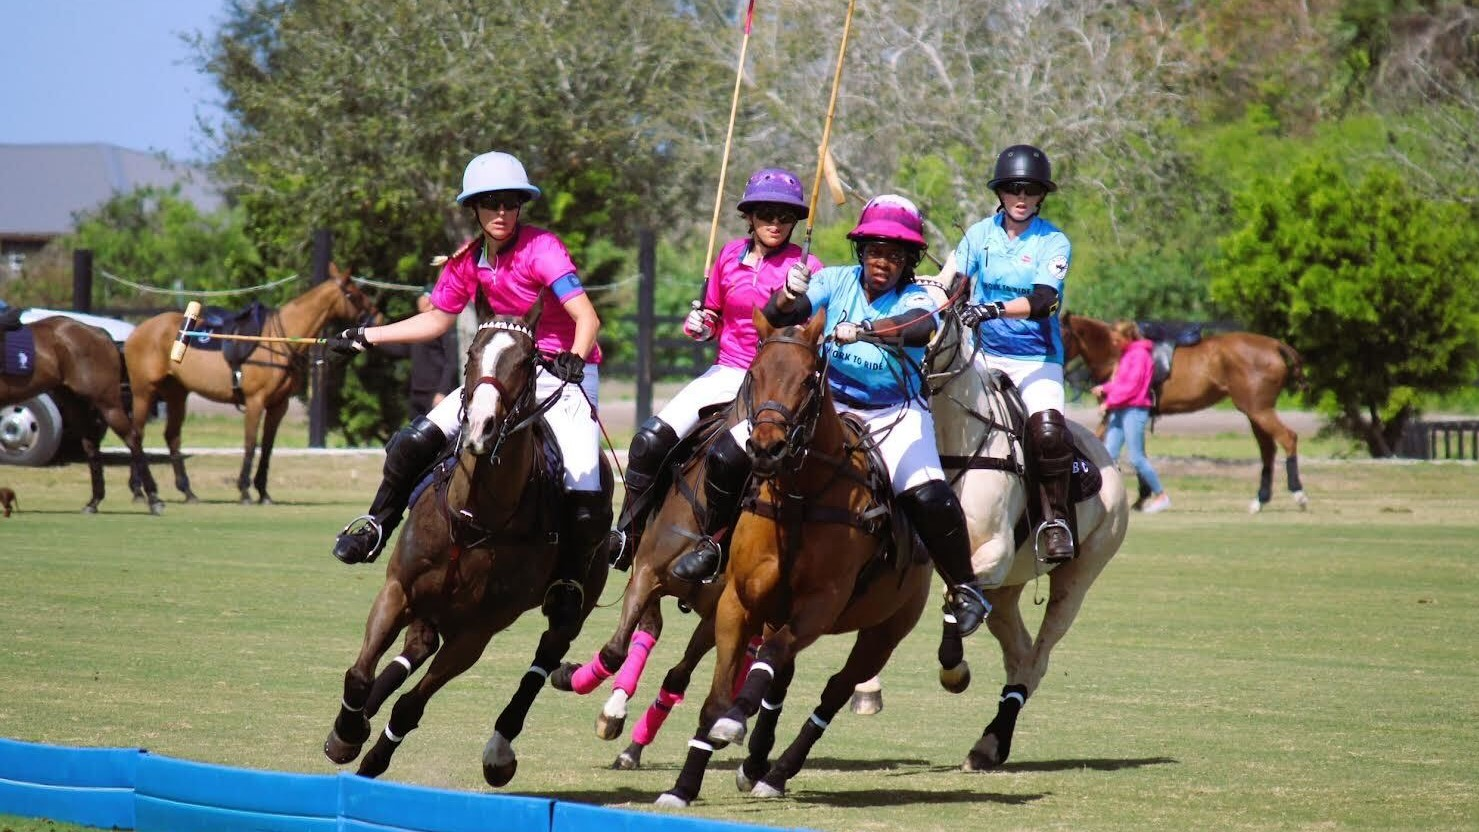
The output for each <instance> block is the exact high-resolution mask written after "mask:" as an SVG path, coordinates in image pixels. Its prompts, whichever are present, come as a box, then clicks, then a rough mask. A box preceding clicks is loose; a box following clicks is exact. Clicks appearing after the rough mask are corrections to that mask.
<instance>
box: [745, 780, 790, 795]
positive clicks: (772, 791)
mask: <svg viewBox="0 0 1479 832" xmlns="http://www.w3.org/2000/svg"><path fill="white" fill-rule="evenodd" d="M750 796H751V797H785V796H786V790H785V789H784V788H780V789H777V788H776V787H775V786H772V785H770V784H769V783H767V782H765V781H764V780H761V781H760V782H759V783H756V784H755V788H753V789H751V790H750Z"/></svg>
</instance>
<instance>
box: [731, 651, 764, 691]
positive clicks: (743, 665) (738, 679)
mask: <svg viewBox="0 0 1479 832" xmlns="http://www.w3.org/2000/svg"><path fill="white" fill-rule="evenodd" d="M762 642H764V639H762V638H761V637H760V636H755V637H754V638H752V639H750V646H749V647H747V648H745V657H744V658H743V659H740V666H739V673H736V674H735V676H734V690H731V691H730V692H729V695H730V696H731V697H734V696H739V692H740V688H742V687H744V686H745V677H746V676H748V675H750V665H752V664H754V663H755V654H756V653H759V652H760V645H761V643H762Z"/></svg>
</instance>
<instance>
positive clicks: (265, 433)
mask: <svg viewBox="0 0 1479 832" xmlns="http://www.w3.org/2000/svg"><path fill="white" fill-rule="evenodd" d="M355 320H360V321H372V320H373V321H376V322H378V321H379V320H381V315H380V312H379V311H378V310H377V309H376V308H375V304H374V303H373V302H372V301H371V300H370V298H369V296H368V295H366V294H365V293H364V292H363V291H362V290H361V289H360V287H359V285H358V284H356V283H355V282H354V279H353V278H352V277H350V276H349V274H347V273H344V272H340V271H339V268H338V267H337V266H335V265H333V264H330V265H329V279H328V280H325V281H324V282H323V283H320V284H319V285H317V286H314V287H313V288H311V289H309V290H308V291H306V292H304V293H302V294H301V295H299V296H298V297H296V298H293V299H292V300H290V301H288V302H287V303H285V304H283V305H282V308H281V309H279V310H277V311H276V312H274V313H273V314H272V315H271V317H269V318H268V320H267V323H266V325H265V326H263V328H262V334H263V335H264V336H287V337H300V338H302V337H312V336H316V335H317V334H318V333H319V331H320V330H322V329H323V328H324V327H325V326H327V325H328V324H329V323H331V322H336V321H337V322H349V321H355ZM183 321H184V315H182V314H181V313H179V312H163V313H161V314H158V315H155V316H154V317H152V318H150V319H149V320H147V321H144V322H143V323H142V324H139V326H138V327H137V328H136V329H135V330H134V331H133V334H131V335H129V336H128V340H127V341H126V342H124V355H125V357H126V359H127V364H128V378H129V383H130V384H131V385H132V387H133V396H134V413H133V421H134V427H135V429H137V430H138V432H139V435H140V436H143V433H144V426H145V424H146V422H147V421H148V418H149V405H150V403H151V401H152V400H153V398H154V396H155V395H158V396H159V397H160V398H162V399H164V404H165V414H166V416H165V423H164V440H165V442H166V443H167V444H168V445H169V460H170V464H171V466H173V468H174V472H175V488H177V489H179V490H180V493H182V494H184V495H185V502H187V503H194V502H198V500H199V498H198V497H196V496H195V492H194V491H193V490H191V488H190V477H189V475H188V474H186V473H185V457H184V456H183V455H181V453H180V426H181V425H182V424H183V423H184V421H185V401H186V396H187V395H188V394H190V393H199V394H200V395H202V396H205V397H206V398H208V399H210V400H212V401H217V402H226V403H234V402H235V401H236V399H235V393H234V390H233V385H232V379H231V375H232V374H231V368H230V366H229V365H227V363H226V359H225V357H224V356H223V355H222V354H221V353H219V352H208V351H205V350H199V349H194V350H187V351H186V352H185V356H184V358H183V360H181V361H179V362H174V361H171V360H170V347H171V346H173V344H174V343H175V338H176V336H178V335H179V333H180V325H181V323H182V322H183ZM307 349H308V345H307V344H261V345H259V346H258V347H257V349H256V351H254V352H253V353H252V355H251V357H249V358H248V359H247V361H246V362H245V363H244V364H243V365H242V368H241V394H242V397H243V399H244V400H245V401H244V408H245V411H246V424H245V426H244V427H245V432H244V436H243V441H242V462H241V476H239V477H238V478H237V483H236V484H237V488H238V489H239V490H240V491H241V502H242V503H243V504H245V503H250V502H252V496H251V491H250V488H251V487H252V486H255V487H256V489H257V495H258V502H261V503H263V504H268V503H271V502H272V498H271V497H269V496H268V494H267V469H268V466H269V465H270V464H271V461H272V446H273V443H274V442H276V440H277V428H278V425H279V424H281V423H282V417H283V415H284V414H286V413H287V412H288V404H289V402H290V401H291V397H292V394H293V393H294V392H295V391H296V390H297V389H298V388H299V387H300V386H301V384H302V381H303V371H304V368H305V367H306V364H307V361H306V355H307ZM264 419H265V422H264ZM259 427H260V428H261V433H262V460H261V462H260V463H258V465H257V475H256V478H255V479H252V477H251V474H252V457H253V456H254V455H255V453H256V450H257V430H258V428H259Z"/></svg>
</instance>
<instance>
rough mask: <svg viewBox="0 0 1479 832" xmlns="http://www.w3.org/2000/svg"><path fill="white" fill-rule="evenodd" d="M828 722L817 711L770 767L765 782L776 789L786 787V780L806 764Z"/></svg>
mask: <svg viewBox="0 0 1479 832" xmlns="http://www.w3.org/2000/svg"><path fill="white" fill-rule="evenodd" d="M827 725H828V722H827V721H826V720H823V719H820V718H818V717H817V715H816V714H815V713H813V714H812V715H811V718H810V719H808V720H806V724H805V725H803V726H801V731H800V733H798V734H797V735H796V739H795V740H793V741H792V742H791V745H790V747H788V748H787V749H786V751H785V753H783V754H781V758H780V759H779V760H776V761H775V765H773V766H771V767H770V773H768V774H766V775H765V783H766V785H768V786H771V787H772V788H775V789H784V788H785V787H786V781H788V780H790V779H791V778H792V777H795V776H796V773H797V772H799V771H801V767H802V766H804V765H806V758H807V756H808V755H810V754H811V748H812V746H814V745H816V744H817V740H820V739H821V738H822V734H824V733H826V731H827Z"/></svg>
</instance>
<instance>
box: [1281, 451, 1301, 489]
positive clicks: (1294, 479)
mask: <svg viewBox="0 0 1479 832" xmlns="http://www.w3.org/2000/svg"><path fill="white" fill-rule="evenodd" d="M1284 471H1285V473H1287V474H1288V475H1289V490H1290V491H1291V492H1292V491H1303V490H1304V483H1302V482H1300V481H1299V457H1298V456H1291V457H1289V458H1287V459H1285V460H1284Z"/></svg>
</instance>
